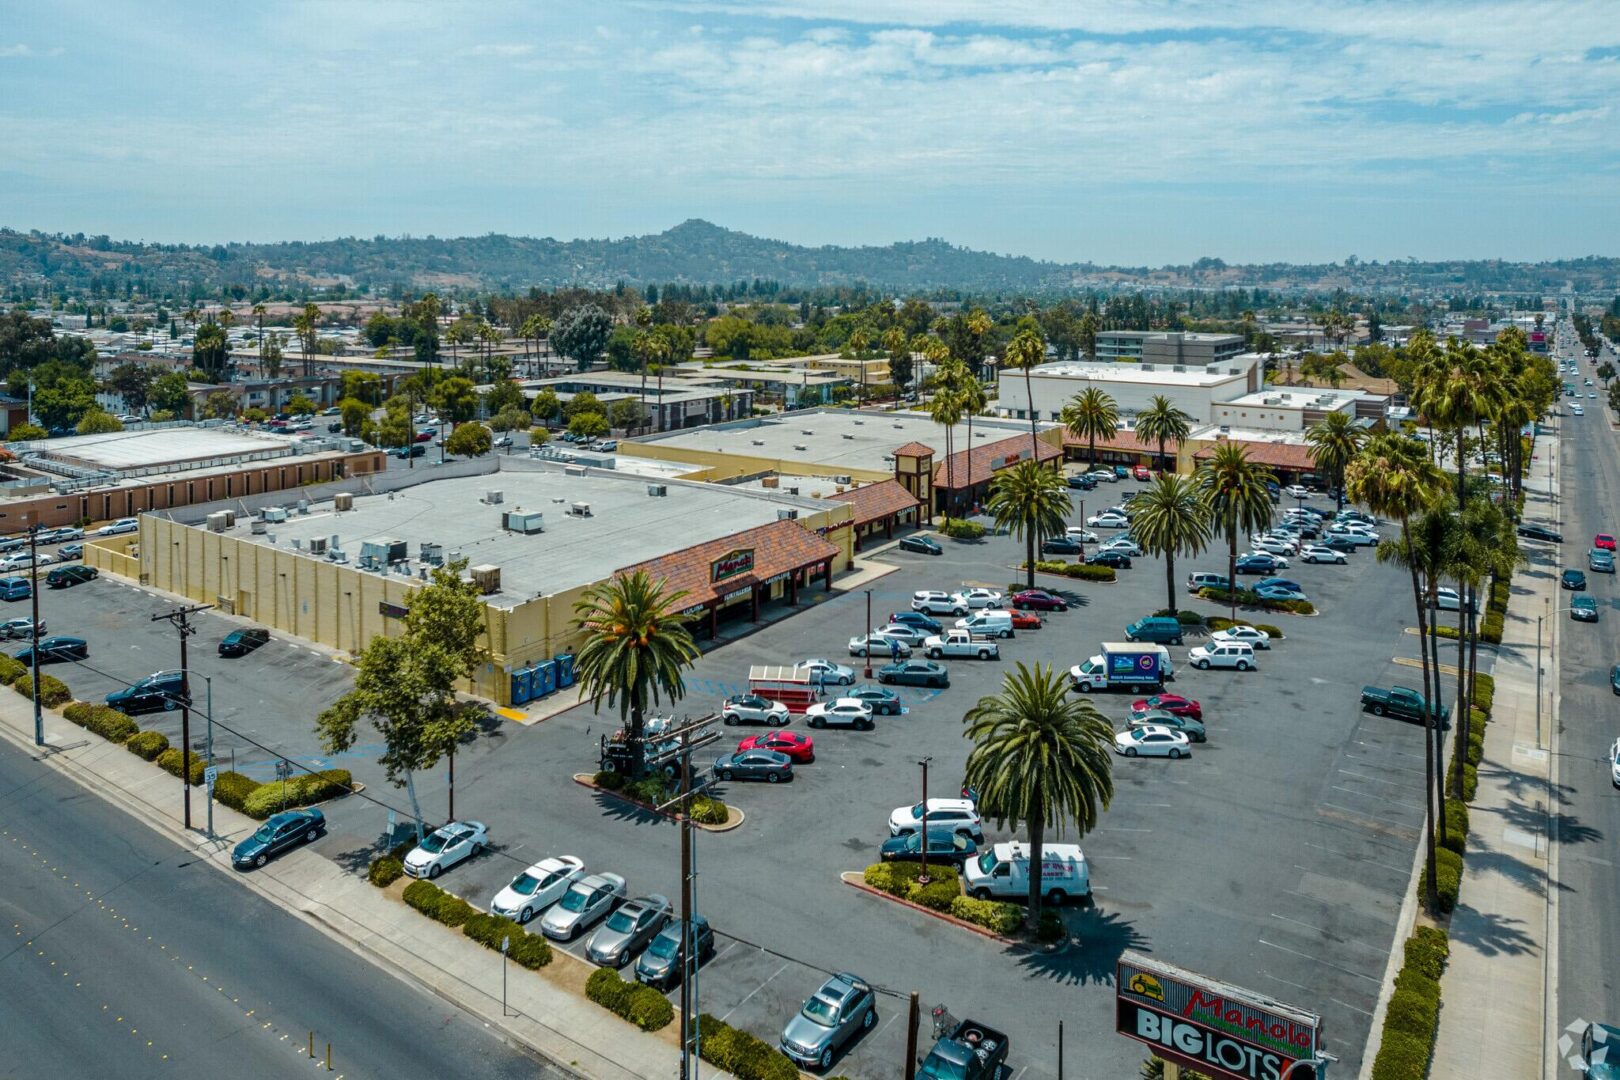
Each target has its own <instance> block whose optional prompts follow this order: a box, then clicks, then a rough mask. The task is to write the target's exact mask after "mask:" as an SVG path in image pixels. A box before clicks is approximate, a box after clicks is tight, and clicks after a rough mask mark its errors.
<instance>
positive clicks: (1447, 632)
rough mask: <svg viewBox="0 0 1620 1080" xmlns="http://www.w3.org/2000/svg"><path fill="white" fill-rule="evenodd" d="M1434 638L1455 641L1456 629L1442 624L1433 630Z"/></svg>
mask: <svg viewBox="0 0 1620 1080" xmlns="http://www.w3.org/2000/svg"><path fill="white" fill-rule="evenodd" d="M1434 636H1435V637H1438V638H1449V639H1450V640H1452V641H1456V640H1457V637H1458V634H1457V628H1456V627H1455V626H1447V625H1445V624H1444V623H1442V624H1440V625H1439V626H1436V627H1435V628H1434Z"/></svg>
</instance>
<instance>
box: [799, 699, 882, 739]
mask: <svg viewBox="0 0 1620 1080" xmlns="http://www.w3.org/2000/svg"><path fill="white" fill-rule="evenodd" d="M804 720H805V723H807V724H809V725H810V726H811V727H813V728H820V727H833V726H842V727H852V728H857V729H859V730H861V731H869V730H871V727H872V706H870V705H868V704H867V703H866V702H864V701H862V700H861V699H860V698H852V697H844V698H836V699H834V700H832V701H818V702H816V703H815V704H814V705H812V706H810V707H809V708H808V709H806V710H805V711H804Z"/></svg>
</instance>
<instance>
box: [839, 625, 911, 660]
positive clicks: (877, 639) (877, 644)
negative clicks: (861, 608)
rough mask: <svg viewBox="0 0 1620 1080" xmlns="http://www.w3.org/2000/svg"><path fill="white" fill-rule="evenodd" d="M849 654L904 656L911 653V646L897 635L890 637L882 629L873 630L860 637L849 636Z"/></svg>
mask: <svg viewBox="0 0 1620 1080" xmlns="http://www.w3.org/2000/svg"><path fill="white" fill-rule="evenodd" d="M891 642H892V643H893V644H891ZM849 655H851V656H873V655H878V656H900V657H902V658H904V657H907V656H910V655H911V646H910V645H909V644H908V643H906V642H904V641H901V640H900V639H899V638H898V637H890V636H888V635H887V634H885V633H883V632H882V631H875V632H873V633H870V634H862V635H861V636H860V637H852V638H850V639H849Z"/></svg>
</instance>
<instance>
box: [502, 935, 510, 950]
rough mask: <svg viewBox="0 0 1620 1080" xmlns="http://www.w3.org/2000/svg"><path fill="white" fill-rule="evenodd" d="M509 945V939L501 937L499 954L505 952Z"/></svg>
mask: <svg viewBox="0 0 1620 1080" xmlns="http://www.w3.org/2000/svg"><path fill="white" fill-rule="evenodd" d="M511 944H512V939H511V937H503V938H501V952H503V953H504V952H506V950H507V948H508V947H510V946H511Z"/></svg>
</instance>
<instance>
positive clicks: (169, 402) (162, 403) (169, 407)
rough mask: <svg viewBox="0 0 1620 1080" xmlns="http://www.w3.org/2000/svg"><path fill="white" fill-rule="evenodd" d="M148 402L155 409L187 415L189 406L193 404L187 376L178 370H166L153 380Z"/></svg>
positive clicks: (148, 392)
mask: <svg viewBox="0 0 1620 1080" xmlns="http://www.w3.org/2000/svg"><path fill="white" fill-rule="evenodd" d="M146 403H147V404H148V405H150V406H151V407H152V408H153V409H162V410H163V411H165V412H172V413H174V414H175V415H177V416H183V415H185V411H186V408H187V406H189V405H190V404H191V394H190V393H189V392H188V390H187V384H186V377H185V376H184V375H182V374H181V373H180V372H178V371H165V372H164V373H163V374H162V375H159V376H158V377H157V378H155V379H153V380H152V385H151V387H150V388H149V389H148V390H147V392H146Z"/></svg>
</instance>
